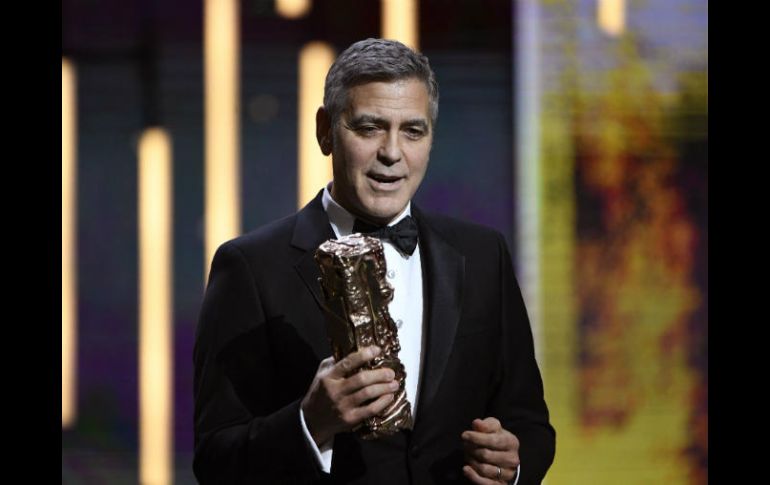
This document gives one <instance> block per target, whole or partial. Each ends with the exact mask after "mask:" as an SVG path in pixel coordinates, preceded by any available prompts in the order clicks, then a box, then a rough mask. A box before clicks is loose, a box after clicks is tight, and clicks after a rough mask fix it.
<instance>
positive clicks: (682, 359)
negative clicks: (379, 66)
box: [62, 0, 708, 485]
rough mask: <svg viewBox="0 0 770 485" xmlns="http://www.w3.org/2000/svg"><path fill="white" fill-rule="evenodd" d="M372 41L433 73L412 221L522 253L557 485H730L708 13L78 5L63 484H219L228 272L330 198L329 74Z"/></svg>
mask: <svg viewBox="0 0 770 485" xmlns="http://www.w3.org/2000/svg"><path fill="white" fill-rule="evenodd" d="M367 37H386V38H395V39H398V40H401V41H403V42H404V43H407V44H408V45H410V46H412V47H414V48H416V49H418V50H420V51H421V52H423V53H424V54H426V55H427V56H428V57H429V59H430V62H431V65H432V67H433V69H434V71H435V72H436V75H437V78H438V82H439V87H440V94H441V98H440V109H439V118H438V125H437V127H436V131H435V138H434V147H433V151H432V155H431V163H430V166H429V169H428V172H427V176H426V179H425V181H424V182H423V185H422V186H421V188H420V190H419V191H418V193H417V195H416V197H415V201H416V203H418V204H419V205H421V206H422V207H423V208H425V209H428V210H433V211H436V212H441V213H444V214H448V215H451V216H455V217H459V218H463V219H467V220H472V221H475V222H477V223H480V224H485V225H488V226H491V227H494V228H496V229H498V230H499V231H501V232H502V233H503V234H504V235H505V237H506V238H507V241H508V244H509V248H510V250H511V254H512V255H514V259H515V261H514V265H515V269H516V274H517V277H518V279H519V281H520V283H521V286H522V290H523V292H524V296H525V300H526V302H527V306H528V310H529V314H530V318H531V321H532V325H533V330H534V334H535V340H536V351H537V358H538V361H539V364H540V368H541V371H542V373H543V379H544V384H545V391H546V400H547V402H548V405H549V408H550V410H551V417H552V422H553V425H554V427H555V428H556V430H557V453H556V459H555V462H554V465H553V467H552V469H551V471H550V472H549V474H548V476H547V478H546V482H544V483H547V484H548V485H557V484H567V483H569V484H605V483H606V484H616V483H624V484H637V483H638V484H648V483H655V484H657V483H667V484H705V483H707V481H708V480H707V471H708V359H707V357H708V353H707V348H708V4H707V2H706V1H705V0H571V1H567V0H540V1H537V0H520V1H494V0H489V1H472V0H380V1H376V0H359V1H355V0H314V1H313V0H295V1H283V0H240V1H235V0H200V1H195V0H192V1H191V0H185V1H181V0H155V1H153V0H122V1H116V0H63V1H62V483H67V484H99V483H110V484H121V483H144V484H167V483H177V484H192V483H196V482H195V479H194V477H193V475H192V451H193V434H192V430H193V428H192V419H193V389H192V349H193V344H194V335H195V327H196V323H197V313H198V310H199V308H200V303H201V300H202V296H203V291H204V288H205V286H204V285H205V278H206V277H207V271H208V265H209V264H210V261H211V256H212V255H213V251H214V250H215V249H216V247H217V246H218V245H219V244H221V243H222V242H224V241H225V240H227V239H230V238H232V237H235V236H236V235H238V234H241V233H244V232H247V231H249V230H251V229H253V228H256V227H258V226H260V225H263V224H265V223H267V222H269V221H271V220H274V219H277V218H280V217H283V216H285V215H288V214H290V213H292V212H294V211H296V210H297V209H298V208H299V207H301V206H302V205H304V204H305V203H306V202H307V201H309V200H310V199H311V198H312V197H313V196H314V195H315V194H316V193H317V191H318V190H320V189H321V188H322V186H323V185H324V184H325V183H326V182H327V181H328V180H330V178H331V171H330V160H329V159H326V158H324V157H322V155H321V154H320V150H318V148H317V145H316V142H315V138H314V115H315V110H316V109H317V107H318V106H319V105H320V104H321V99H322V86H323V78H324V76H325V73H326V70H327V69H328V67H329V65H330V64H331V62H332V61H333V59H334V56H335V55H336V54H337V53H339V52H341V51H342V50H344V49H345V48H346V47H347V46H349V45H350V44H351V43H353V42H355V41H357V40H360V39H363V38H367ZM319 86H320V88H319Z"/></svg>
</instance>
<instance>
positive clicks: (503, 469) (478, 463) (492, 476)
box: [462, 418, 519, 485]
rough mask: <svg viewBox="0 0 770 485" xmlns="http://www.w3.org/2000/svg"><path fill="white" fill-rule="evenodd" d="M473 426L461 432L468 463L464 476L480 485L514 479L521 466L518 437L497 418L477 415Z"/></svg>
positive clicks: (490, 484)
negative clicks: (483, 417) (478, 416)
mask: <svg viewBox="0 0 770 485" xmlns="http://www.w3.org/2000/svg"><path fill="white" fill-rule="evenodd" d="M472 428H473V429H471V430H468V431H464V432H463V434H462V439H463V441H464V444H465V460H466V462H467V463H468V464H467V465H465V466H464V467H463V473H465V476H466V477H468V479H470V480H471V481H472V482H473V483H478V484H479V485H492V484H497V483H500V482H503V483H508V482H510V481H511V480H513V479H514V478H515V477H516V469H517V467H518V466H519V439H518V438H516V436H515V435H514V434H513V433H511V432H510V431H508V430H506V429H505V428H503V426H502V425H501V424H500V421H498V420H497V419H496V418H486V419H474V420H473V423H472Z"/></svg>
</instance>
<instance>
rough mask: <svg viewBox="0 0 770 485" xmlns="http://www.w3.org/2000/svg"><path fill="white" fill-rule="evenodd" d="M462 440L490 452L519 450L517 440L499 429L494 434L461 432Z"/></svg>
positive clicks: (507, 432)
mask: <svg viewBox="0 0 770 485" xmlns="http://www.w3.org/2000/svg"><path fill="white" fill-rule="evenodd" d="M462 439H463V440H465V441H467V442H469V443H472V444H474V445H476V446H481V447H484V448H489V449H492V450H498V451H506V450H517V451H518V449H519V440H518V438H516V436H515V435H513V434H512V433H510V432H509V431H506V430H504V429H501V430H500V431H498V432H494V433H481V432H478V431H463V434H462Z"/></svg>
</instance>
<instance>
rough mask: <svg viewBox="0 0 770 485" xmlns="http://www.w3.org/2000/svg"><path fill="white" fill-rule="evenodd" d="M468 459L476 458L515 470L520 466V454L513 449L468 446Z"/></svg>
mask: <svg viewBox="0 0 770 485" xmlns="http://www.w3.org/2000/svg"><path fill="white" fill-rule="evenodd" d="M465 453H466V456H467V457H468V461H470V460H476V461H477V462H479V463H485V464H487V465H492V466H499V467H502V468H510V469H512V470H515V469H516V467H518V466H519V454H518V453H517V452H511V451H494V450H490V449H489V448H477V447H467V448H466V450H465Z"/></svg>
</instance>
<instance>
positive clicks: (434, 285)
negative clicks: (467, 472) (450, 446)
mask: <svg viewBox="0 0 770 485" xmlns="http://www.w3.org/2000/svg"><path fill="white" fill-rule="evenodd" d="M412 214H414V215H415V219H416V221H417V226H418V230H419V231H420V232H419V238H420V255H421V257H422V274H423V282H424V283H427V284H423V288H424V289H423V294H424V301H425V302H426V304H425V306H424V311H425V312H426V314H425V315H424V319H425V321H426V322H427V326H426V327H425V328H424V329H423V332H426V333H427V338H425V348H424V359H425V361H424V362H423V371H422V376H421V377H420V382H421V384H420V402H419V410H418V411H419V412H418V413H417V424H419V422H420V416H425V412H426V411H428V410H429V408H430V406H431V404H432V402H433V399H434V397H435V395H436V392H437V391H438V388H439V385H440V384H441V379H442V378H443V376H444V370H445V369H446V364H447V361H448V360H449V355H450V354H451V351H452V346H453V344H454V340H455V333H456V331H457V325H458V323H459V321H460V309H461V308H462V298H463V282H464V281H465V256H463V255H462V254H460V253H459V252H458V251H457V250H456V249H455V248H454V247H452V246H450V245H449V243H447V242H446V240H445V239H444V238H443V237H442V236H441V235H440V234H439V233H438V232H436V231H435V230H434V229H433V228H432V227H431V226H430V218H426V217H425V215H424V214H423V213H422V212H421V211H420V210H419V209H418V208H417V207H415V206H414V204H413V205H412Z"/></svg>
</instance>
